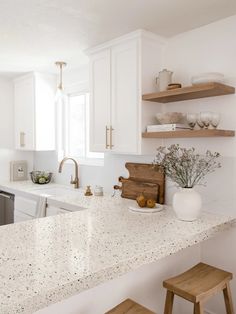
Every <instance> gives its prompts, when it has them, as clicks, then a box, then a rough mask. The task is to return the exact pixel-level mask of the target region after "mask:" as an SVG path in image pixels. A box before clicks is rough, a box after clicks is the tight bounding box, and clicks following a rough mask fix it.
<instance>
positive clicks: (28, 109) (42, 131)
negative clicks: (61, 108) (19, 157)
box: [14, 73, 56, 151]
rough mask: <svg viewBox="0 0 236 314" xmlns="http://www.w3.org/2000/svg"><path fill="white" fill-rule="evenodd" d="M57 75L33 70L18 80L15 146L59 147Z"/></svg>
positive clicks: (16, 83) (21, 147)
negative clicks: (56, 109)
mask: <svg viewBox="0 0 236 314" xmlns="http://www.w3.org/2000/svg"><path fill="white" fill-rule="evenodd" d="M55 87H56V80H55V76H54V75H50V74H47V75H45V74H40V73H30V74H28V75H25V76H23V77H20V78H17V79H16V80H15V81H14V104H15V112H14V114H15V148H16V149H18V150H30V151H40V150H54V149H55Z"/></svg>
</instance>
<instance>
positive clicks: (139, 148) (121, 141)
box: [88, 31, 163, 154]
mask: <svg viewBox="0 0 236 314" xmlns="http://www.w3.org/2000/svg"><path fill="white" fill-rule="evenodd" d="M162 50H163V42H162V41H161V40H160V38H159V37H157V36H156V35H154V34H151V33H149V32H145V31H136V32H133V33H131V34H128V35H125V36H123V37H121V38H118V39H114V40H112V41H110V42H108V43H105V44H103V45H100V46H98V47H95V48H92V49H90V50H89V51H88V54H89V57H90V95H91V98H90V150H91V151H94V152H106V151H110V152H115V153H120V154H142V153H144V149H145V150H146V151H145V153H150V151H148V149H146V148H148V147H147V145H143V140H142V131H145V128H146V125H147V124H154V123H155V113H156V112H157V111H158V109H157V106H155V108H154V107H153V106H152V105H149V106H145V109H144V110H143V107H144V106H143V103H142V94H143V93H147V92H153V91H155V83H154V82H155V77H156V76H157V75H158V72H159V71H160V70H161V62H162V60H161V58H160V56H161V52H162ZM148 108H149V109H148ZM149 143H150V142H149ZM149 148H151V151H152V152H155V147H153V145H149Z"/></svg>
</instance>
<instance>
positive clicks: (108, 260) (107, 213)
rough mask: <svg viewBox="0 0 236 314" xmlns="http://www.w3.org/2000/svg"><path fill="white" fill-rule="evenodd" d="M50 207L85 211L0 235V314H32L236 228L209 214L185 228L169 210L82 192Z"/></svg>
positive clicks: (24, 224) (227, 219) (19, 226)
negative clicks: (138, 207)
mask: <svg viewBox="0 0 236 314" xmlns="http://www.w3.org/2000/svg"><path fill="white" fill-rule="evenodd" d="M10 185H11V184H10V183H9V184H8V189H9V190H8V191H13V186H12V185H11V186H10ZM26 185H27V184H25V186H26ZM4 186H5V190H6V187H7V184H5V185H4V184H2V185H0V187H1V188H3V187H4ZM9 186H10V187H9ZM19 186H21V188H22V187H23V183H22V184H19V185H18V190H20V188H19ZM29 186H30V183H28V192H29V193H31V192H32V191H31V190H32V184H31V188H30V187H29ZM50 186H52V185H50ZM33 188H34V186H33ZM14 189H15V190H17V187H16V185H15V186H14ZM51 200H52V202H53V200H54V201H63V202H69V203H71V204H76V205H78V206H81V207H85V208H87V209H86V210H82V211H76V212H73V213H68V214H63V215H57V216H52V217H46V218H40V219H34V220H31V221H27V222H22V223H16V224H12V225H6V226H1V227H0V313H1V314H13V313H33V312H35V311H36V310H38V309H40V308H43V307H46V306H48V305H49V304H51V303H56V302H59V301H61V300H63V299H65V298H68V297H70V296H72V295H74V294H76V293H79V292H81V291H84V290H86V289H89V288H92V287H94V286H96V285H98V284H100V283H103V282H105V281H108V280H111V279H113V278H116V277H118V276H120V275H122V274H125V273H126V272H128V271H131V270H135V269H137V268H138V267H140V266H142V265H144V264H147V263H151V262H154V261H157V260H159V259H161V258H163V257H166V256H169V255H171V254H173V253H176V252H178V251H180V250H182V249H184V248H187V247H189V246H192V245H194V244H196V243H200V242H202V241H203V240H205V239H208V238H210V237H212V236H214V235H215V234H217V233H219V232H221V231H223V230H226V229H228V228H230V227H232V226H233V225H235V223H236V219H235V218H233V217H229V216H223V215H215V214H212V213H207V212H204V213H203V214H202V216H201V218H200V219H199V220H197V221H195V222H191V223H189V222H182V221H179V220H177V219H176V218H175V215H174V213H173V212H172V210H171V209H169V208H166V209H164V210H163V211H161V212H157V213H154V214H140V213H134V212H131V211H130V210H129V209H128V207H129V206H130V205H132V204H134V201H131V200H126V199H122V198H120V197H115V198H112V197H110V196H104V197H94V196H92V197H84V196H83V194H82V191H77V192H76V194H73V193H68V194H66V193H65V195H60V196H55V197H52V198H51Z"/></svg>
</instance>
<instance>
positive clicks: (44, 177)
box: [30, 171, 52, 184]
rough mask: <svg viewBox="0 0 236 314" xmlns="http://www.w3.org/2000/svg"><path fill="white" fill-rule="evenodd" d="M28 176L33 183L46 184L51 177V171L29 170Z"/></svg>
mask: <svg viewBox="0 0 236 314" xmlns="http://www.w3.org/2000/svg"><path fill="white" fill-rule="evenodd" d="M30 177H31V180H32V182H33V183H36V184H47V183H49V182H50V181H51V179H52V172H48V171H31V172H30Z"/></svg>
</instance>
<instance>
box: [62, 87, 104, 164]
mask: <svg viewBox="0 0 236 314" xmlns="http://www.w3.org/2000/svg"><path fill="white" fill-rule="evenodd" d="M65 94H66V98H67V101H66V103H65V104H64V108H62V109H61V111H62V112H61V121H60V123H59V124H60V126H61V128H62V131H61V143H59V147H60V148H61V149H59V151H58V153H57V155H58V161H60V160H61V159H63V158H64V157H66V156H67V154H68V151H69V149H68V136H69V134H68V123H69V121H68V120H69V116H68V109H67V108H66V107H65V106H66V105H69V97H76V96H81V95H85V97H86V98H87V97H90V95H89V84H88V82H87V81H84V82H80V83H76V84H71V85H70V86H69V87H67V88H66V89H65ZM86 94H88V96H87V95H86ZM86 102H87V100H86ZM63 113H64V118H63ZM59 119H60V118H59ZM89 121H90V119H89V104H87V106H86V107H85V157H82V156H81V157H79V156H72V155H70V156H69V157H72V158H74V159H76V160H77V161H78V163H79V164H81V165H89V166H104V154H103V157H99V158H97V157H89V154H93V152H89ZM57 132H59V131H58V129H57ZM94 154H96V153H94ZM101 154H102V153H101ZM67 157H68V156H67ZM68 162H70V161H68Z"/></svg>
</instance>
